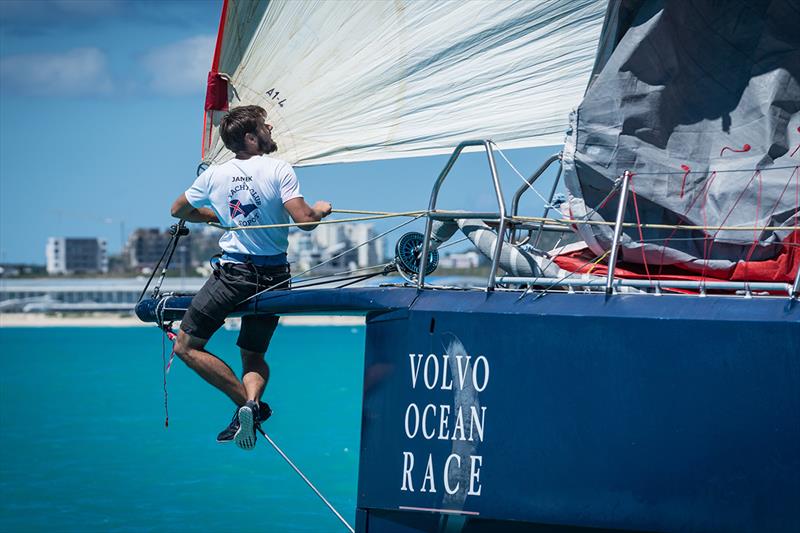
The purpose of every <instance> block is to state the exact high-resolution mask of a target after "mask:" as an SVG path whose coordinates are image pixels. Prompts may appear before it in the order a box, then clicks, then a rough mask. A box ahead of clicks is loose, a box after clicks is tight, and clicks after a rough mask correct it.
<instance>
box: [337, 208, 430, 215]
mask: <svg viewBox="0 0 800 533" xmlns="http://www.w3.org/2000/svg"><path fill="white" fill-rule="evenodd" d="M331 212H332V213H344V214H347V215H395V216H409V217H410V216H414V215H419V214H424V213H425V210H424V209H423V210H420V211H401V212H394V211H364V210H359V209H331Z"/></svg>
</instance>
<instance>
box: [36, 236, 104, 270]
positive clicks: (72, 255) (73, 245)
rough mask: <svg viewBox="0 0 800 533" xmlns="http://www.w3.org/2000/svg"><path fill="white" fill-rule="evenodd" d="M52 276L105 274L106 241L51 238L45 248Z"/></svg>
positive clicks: (48, 268)
mask: <svg viewBox="0 0 800 533" xmlns="http://www.w3.org/2000/svg"><path fill="white" fill-rule="evenodd" d="M45 257H46V258H47V267H46V268H47V273H48V274H50V275H64V274H66V275H69V274H98V273H103V274H105V273H106V272H108V255H107V244H106V241H105V239H98V238H77V237H50V238H49V239H47V246H46V247H45Z"/></svg>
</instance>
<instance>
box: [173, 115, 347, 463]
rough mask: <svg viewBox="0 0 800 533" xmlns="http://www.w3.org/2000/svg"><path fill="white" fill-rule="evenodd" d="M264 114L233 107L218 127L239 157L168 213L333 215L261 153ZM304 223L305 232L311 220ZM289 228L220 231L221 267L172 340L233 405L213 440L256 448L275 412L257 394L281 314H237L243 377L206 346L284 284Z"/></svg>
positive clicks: (212, 170)
mask: <svg viewBox="0 0 800 533" xmlns="http://www.w3.org/2000/svg"><path fill="white" fill-rule="evenodd" d="M266 116H267V113H266V111H265V110H264V109H263V108H261V107H259V106H243V107H237V108H234V109H231V111H230V112H229V113H228V114H227V115H226V116H225V117H224V118H223V119H222V121H221V123H220V127H219V131H220V136H221V137H222V141H223V142H224V143H225V146H226V147H227V148H228V149H229V150H231V151H232V152H233V153H235V154H236V157H235V158H234V159H231V160H230V161H227V162H226V163H223V164H221V165H216V166H211V167H209V168H208V169H207V170H206V171H205V172H203V173H202V174H200V176H198V178H197V180H196V181H195V182H194V184H193V185H192V186H191V187H190V188H189V189H188V190H187V191H186V192H185V193H184V194H181V195H180V196H179V197H178V198H177V199H176V200H175V203H174V204H173V205H172V216H174V217H177V218H181V219H184V220H187V221H189V222H219V223H221V224H223V225H225V226H254V225H259V226H260V225H269V224H285V223H288V222H289V217H290V216H291V218H292V220H294V221H295V222H319V221H320V220H322V219H323V218H325V217H326V216H328V215H329V214H330V212H331V204H330V203H329V202H323V201H320V202H317V203H316V204H314V207H310V206H309V205H308V204H307V203H306V202H305V200H304V199H303V195H302V194H300V187H299V184H298V182H297V176H295V173H294V171H293V170H292V167H291V165H289V164H288V163H286V162H284V161H281V160H279V159H274V158H271V157H267V156H266V154H269V153H272V152H274V151H275V150H277V149H278V147H277V145H276V144H275V142H274V141H273V140H272V136H271V132H272V126H270V125H269V124H267V123H266ZM301 227H302V229H305V230H308V231H310V230H312V229H313V228H314V227H315V225H307V226H301ZM288 234H289V230H288V228H285V227H284V228H270V229H254V230H239V231H228V232H225V233H224V234H223V235H222V237H221V238H220V240H219V244H220V247H221V248H222V251H223V255H222V257H221V259H220V267H219V268H218V269H216V270H215V272H214V273H213V275H212V276H211V277H210V278H209V279H208V281H206V283H205V285H203V288H202V289H200V292H199V293H198V294H197V295H196V296H195V297H194V298H193V299H192V305H191V306H190V307H189V309H188V310H187V311H186V314H185V315H184V317H183V321H182V322H181V328H180V332H179V333H178V338H177V339H176V341H175V353H176V354H177V355H178V357H180V358H181V360H183V361H184V362H185V363H186V364H187V366H189V367H190V368H192V369H193V370H194V371H195V372H197V373H198V374H199V375H200V376H201V377H202V378H203V379H205V380H206V381H208V382H209V383H211V384H212V385H214V386H215V387H217V388H218V389H220V390H221V391H222V392H224V393H225V394H227V395H228V397H229V398H230V399H231V400H233V402H234V403H235V404H236V412H235V413H234V415H233V420H232V421H231V423H230V424H229V426H228V427H227V428H226V429H225V430H223V431H222V432H221V433H220V434H219V436H218V437H217V441H219V442H230V441H233V442H235V443H236V444H237V445H238V446H239V447H240V448H243V449H246V450H251V449H253V448H254V447H255V443H256V433H255V428H256V427H257V426H258V425H259V424H260V423H261V422H263V421H265V420H266V419H267V418H268V417H269V415H270V414H271V413H272V411H271V410H270V409H269V406H268V405H267V404H266V403H262V402H260V399H261V395H262V394H263V393H264V388H265V387H266V385H267V381H268V380H269V366H268V365H267V363H266V361H265V360H264V354H265V353H266V351H267V347H268V346H269V341H270V339H271V338H272V334H273V333H274V332H275V328H276V327H277V325H278V317H276V316H273V315H251V316H245V317H243V318H242V327H241V331H240V333H239V339H238V341H237V342H236V344H237V345H238V346H239V348H240V349H241V355H242V379H241V380H239V378H237V377H236V375H235V374H234V372H233V370H231V368H230V367H229V366H228V365H227V364H225V363H224V362H223V361H222V360H221V359H219V358H218V357H216V356H215V355H213V354H211V353H209V352H208V351H207V350H206V349H205V346H206V343H207V342H208V339H209V338H210V337H211V335H212V334H213V333H214V332H215V331H216V330H217V329H219V327H220V326H222V324H223V323H224V321H225V318H226V317H227V316H228V314H230V313H231V311H233V309H234V308H235V307H236V306H237V305H238V304H240V303H242V302H243V301H244V300H246V299H247V298H248V297H250V296H252V295H253V294H255V293H256V292H258V291H260V290H264V289H269V288H276V289H286V288H288V281H289V265H288V264H287V261H286V248H287V245H288ZM276 285H277V287H276Z"/></svg>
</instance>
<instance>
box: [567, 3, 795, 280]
mask: <svg viewBox="0 0 800 533" xmlns="http://www.w3.org/2000/svg"><path fill="white" fill-rule="evenodd" d="M798 22H800V2H798V1H796V0H775V1H755V2H754V1H752V0H729V1H724V2H722V1H718V0H694V1H691V2H689V1H686V0H671V1H670V0H612V1H611V2H610V4H609V7H608V11H607V14H606V20H605V24H604V28H603V34H602V36H601V40H600V47H599V50H598V54H597V59H596V63H595V67H594V72H593V73H592V76H591V80H590V84H589V88H588V89H587V92H586V95H585V97H584V100H583V102H582V103H581V105H580V106H579V108H578V109H577V110H576V112H575V113H573V116H572V120H571V128H570V130H569V132H568V135H567V142H566V147H565V152H564V154H565V157H564V168H565V180H566V184H567V187H568V188H569V191H570V193H571V198H570V201H569V202H568V204H565V209H567V210H568V213H567V214H568V215H569V216H571V217H573V218H580V217H586V218H588V219H590V220H605V221H613V220H614V218H615V213H616V209H617V200H618V196H616V195H613V194H612V195H611V198H607V197H608V196H609V193H611V192H612V190H613V184H614V180H615V179H616V178H617V177H618V176H620V175H621V174H622V173H623V172H624V171H626V170H627V171H630V172H633V173H634V176H633V179H632V185H633V191H634V194H635V198H633V197H632V198H629V200H628V204H627V211H626V217H625V220H626V222H637V221H638V222H641V223H651V224H652V223H660V224H666V225H675V224H682V225H692V226H702V227H704V228H705V229H704V230H703V229H700V230H675V229H674V228H644V229H643V230H642V231H641V234H640V230H639V229H638V228H636V227H630V228H627V229H626V230H625V232H624V236H623V247H622V250H621V253H622V258H623V260H625V261H627V262H634V263H647V264H650V265H655V264H660V265H679V266H682V267H684V268H688V269H690V270H693V271H700V270H702V271H704V272H705V271H706V270H707V271H708V272H709V273H713V272H714V271H716V272H717V273H724V272H725V271H726V270H730V269H731V268H732V267H734V266H735V265H736V263H737V262H738V261H742V260H748V259H749V260H765V259H770V258H773V257H774V256H775V255H776V254H778V253H779V251H780V250H781V248H782V243H783V242H784V241H785V239H787V237H788V236H789V235H790V234H791V233H792V231H793V230H795V229H797V225H798V205H797V204H798V191H800V172H798V170H797V167H798V165H800V150H798V147H800V113H799V111H800V30H798ZM634 199H635V201H633V200H634ZM604 200H607V201H606V202H605V203H604ZM637 212H638V216H637ZM778 226H780V227H783V228H786V229H764V228H770V227H778ZM720 227H723V229H721V230H720V229H719V228H720ZM732 228H748V229H746V230H744V231H741V230H736V229H732ZM579 231H580V233H581V236H582V237H583V238H584V239H585V240H586V242H587V244H588V245H589V247H590V248H591V249H592V251H593V252H594V253H597V254H602V253H604V252H605V251H606V250H608V249H609V248H610V243H611V237H612V232H613V228H612V227H610V226H600V225H591V226H590V225H581V226H580V227H579Z"/></svg>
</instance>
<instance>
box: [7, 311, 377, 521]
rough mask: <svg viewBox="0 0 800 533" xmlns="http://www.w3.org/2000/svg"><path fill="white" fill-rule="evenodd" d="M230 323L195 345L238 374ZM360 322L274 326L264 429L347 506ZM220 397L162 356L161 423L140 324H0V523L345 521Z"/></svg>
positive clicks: (156, 341)
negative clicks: (237, 432) (234, 434)
mask: <svg viewBox="0 0 800 533" xmlns="http://www.w3.org/2000/svg"><path fill="white" fill-rule="evenodd" d="M236 335H237V333H236V332H232V331H224V330H222V331H219V332H218V333H217V334H216V335H215V336H214V338H213V339H212V340H211V342H210V343H209V347H210V350H211V351H212V352H214V353H216V354H218V355H220V356H221V357H222V358H223V359H225V360H226V361H227V362H228V364H230V365H231V366H232V367H233V368H234V370H235V371H237V372H239V370H240V369H241V364H240V362H239V356H238V353H237V351H236V348H235V346H234V343H235V340H236ZM363 347H364V327H363V326H362V327H322V326H317V327H308V326H281V327H279V328H278V330H277V332H276V334H275V337H274V338H273V342H272V346H271V347H270V351H269V353H268V355H267V358H268V361H269V363H270V366H271V369H272V376H271V380H270V384H269V386H268V387H267V392H266V395H265V397H264V399H265V400H267V401H268V402H269V403H270V405H271V406H272V408H273V411H274V415H273V417H272V418H271V419H270V420H269V421H268V422H267V424H266V426H265V429H266V431H267V433H268V434H269V435H270V436H271V437H272V438H273V439H274V440H275V441H276V443H277V444H278V445H279V446H280V447H281V448H282V449H283V450H284V452H286V453H287V455H288V456H289V457H290V458H291V459H292V460H293V461H294V462H295V464H297V465H298V467H299V468H300V469H301V470H303V471H304V473H305V474H306V475H307V476H308V477H309V478H310V479H311V481H312V482H314V483H315V484H316V486H317V488H319V489H320V491H321V492H322V493H323V494H324V495H325V496H326V497H328V499H329V500H330V501H331V502H332V503H333V505H334V506H335V507H336V508H337V509H339V511H340V512H341V513H342V514H343V515H344V517H345V518H346V519H348V521H350V522H351V523H352V521H353V520H354V515H355V503H356V477H357V469H358V446H359V432H360V423H361V420H360V406H361V387H362V385H361V381H362V373H363V349H364V348H363ZM233 409H234V406H233V404H232V403H230V401H229V400H228V399H227V398H226V397H225V396H223V395H222V393H220V392H217V391H216V389H213V388H212V387H211V386H210V385H207V384H206V383H205V382H204V381H202V380H201V379H200V378H199V377H197V376H196V375H194V373H192V372H191V371H190V370H189V369H187V368H186V367H185V366H184V365H183V364H182V363H181V362H180V361H179V360H177V359H176V361H175V363H174V365H173V368H172V371H171V372H170V374H169V414H170V424H169V428H165V427H164V399H163V393H162V378H161V338H160V335H159V332H158V331H157V330H156V329H155V328H152V329H151V328H41V329H25V328H20V329H15V328H0V429H1V431H2V434H1V435H0V531H49V532H52V531H111V532H115V531H137V532H139V531H181V532H184V531H185V532H191V531H243V532H244V531H314V532H319V531H345V530H344V528H343V526H342V525H341V523H340V522H339V521H338V520H337V519H336V518H335V517H334V516H333V515H332V513H331V512H330V511H329V510H328V509H327V508H326V507H325V506H324V505H323V504H322V502H320V501H319V500H318V499H317V497H316V495H314V493H313V492H312V491H311V490H310V489H309V488H308V487H307V486H306V485H305V484H304V483H303V481H302V480H301V479H300V478H299V477H298V476H297V474H295V473H294V471H292V470H291V469H290V467H289V466H288V465H287V464H286V463H285V462H284V461H283V459H281V457H280V456H279V455H278V454H277V453H276V452H275V451H274V450H273V449H272V447H271V446H269V444H268V443H266V442H265V440H264V439H263V438H260V437H259V442H258V445H257V447H256V450H254V451H251V452H246V451H243V450H240V449H238V448H237V447H236V446H235V445H233V444H229V445H221V444H217V443H216V442H215V437H216V434H217V432H219V431H220V430H222V429H223V428H224V427H225V426H226V425H227V423H228V422H229V421H230V418H231V416H232V414H233Z"/></svg>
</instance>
